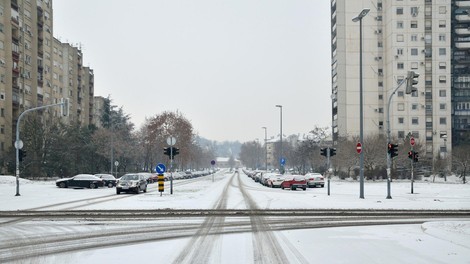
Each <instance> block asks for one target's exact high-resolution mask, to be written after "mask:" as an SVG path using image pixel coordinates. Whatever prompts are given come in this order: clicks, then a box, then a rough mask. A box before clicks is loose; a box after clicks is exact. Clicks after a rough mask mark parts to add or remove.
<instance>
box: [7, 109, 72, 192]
mask: <svg viewBox="0 0 470 264" xmlns="http://www.w3.org/2000/svg"><path fill="white" fill-rule="evenodd" d="M64 104H68V101H67V102H61V103H58V104H51V105H43V106H39V107H34V108H30V109H27V110H25V111H24V112H23V113H21V114H20V116H19V117H18V121H16V141H15V149H16V172H15V174H16V195H15V196H20V179H19V178H20V149H21V148H22V147H23V146H21V145H22V144H21V143H20V123H21V118H23V116H24V115H25V114H26V113H29V112H32V111H36V110H41V109H45V108H49V107H53V106H62V105H64ZM67 106H68V105H67ZM66 114H68V113H66Z"/></svg>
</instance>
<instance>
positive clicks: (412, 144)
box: [410, 137, 415, 147]
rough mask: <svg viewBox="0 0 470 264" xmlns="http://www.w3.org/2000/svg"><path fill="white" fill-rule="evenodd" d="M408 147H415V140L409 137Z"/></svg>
mask: <svg viewBox="0 0 470 264" xmlns="http://www.w3.org/2000/svg"><path fill="white" fill-rule="evenodd" d="M410 145H411V146H412V147H413V146H414V145H415V138H414V137H411V138H410Z"/></svg>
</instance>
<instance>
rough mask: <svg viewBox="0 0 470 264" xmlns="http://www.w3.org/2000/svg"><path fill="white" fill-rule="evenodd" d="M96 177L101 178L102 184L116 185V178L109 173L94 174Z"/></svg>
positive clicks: (110, 186)
mask: <svg viewBox="0 0 470 264" xmlns="http://www.w3.org/2000/svg"><path fill="white" fill-rule="evenodd" d="M95 176H96V177H98V178H100V179H102V180H103V185H104V186H108V187H109V188H112V187H114V186H116V178H115V177H114V176H113V175H111V174H95Z"/></svg>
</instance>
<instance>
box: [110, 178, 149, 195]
mask: <svg viewBox="0 0 470 264" xmlns="http://www.w3.org/2000/svg"><path fill="white" fill-rule="evenodd" d="M140 191H143V192H147V178H146V177H145V176H144V175H142V174H139V173H128V174H124V175H123V176H122V177H121V178H119V181H118V182H117V184H116V193H117V194H120V193H121V192H134V193H139V192H140Z"/></svg>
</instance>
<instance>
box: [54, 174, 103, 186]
mask: <svg viewBox="0 0 470 264" xmlns="http://www.w3.org/2000/svg"><path fill="white" fill-rule="evenodd" d="M55 185H56V186H57V187H59V188H69V187H75V188H90V189H96V188H98V187H103V180H102V179H100V178H98V177H96V176H94V175H92V174H78V175H75V176H73V177H72V178H63V179H58V180H56V182H55Z"/></svg>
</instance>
